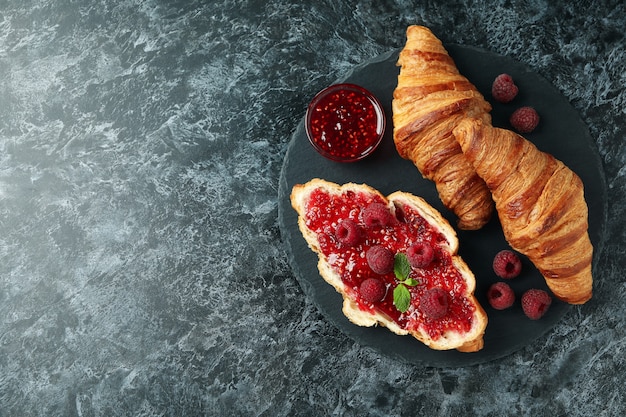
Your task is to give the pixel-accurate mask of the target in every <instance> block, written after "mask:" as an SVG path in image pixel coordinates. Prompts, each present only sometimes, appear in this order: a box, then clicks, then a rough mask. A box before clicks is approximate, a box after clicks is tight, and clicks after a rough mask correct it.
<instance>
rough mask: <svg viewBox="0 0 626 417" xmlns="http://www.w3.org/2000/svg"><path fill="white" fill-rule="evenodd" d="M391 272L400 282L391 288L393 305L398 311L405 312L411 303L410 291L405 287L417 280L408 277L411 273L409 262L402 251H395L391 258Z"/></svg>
mask: <svg viewBox="0 0 626 417" xmlns="http://www.w3.org/2000/svg"><path fill="white" fill-rule="evenodd" d="M393 273H394V274H395V275H396V279H397V280H398V281H400V283H399V284H398V285H397V286H396V288H395V289H394V290H393V305H395V306H396V308H397V309H398V311H400V312H401V313H405V312H406V311H407V310H408V309H409V305H411V293H410V292H409V289H408V288H407V287H406V286H407V285H408V286H409V287H414V286H416V285H418V284H419V282H418V281H417V280H416V279H414V278H409V275H410V274H411V264H410V263H409V260H408V258H407V257H406V255H405V254H404V253H400V252H399V253H396V256H395V258H394V260H393Z"/></svg>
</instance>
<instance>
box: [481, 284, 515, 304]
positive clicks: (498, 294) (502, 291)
mask: <svg viewBox="0 0 626 417" xmlns="http://www.w3.org/2000/svg"><path fill="white" fill-rule="evenodd" d="M487 300H488V301H489V304H491V307H493V308H495V309H496V310H504V309H507V308H509V307H511V306H512V305H513V303H514V302H515V293H514V292H513V290H512V289H511V287H510V286H509V284H507V283H506V282H496V283H495V284H493V285H491V287H489V290H488V291H487Z"/></svg>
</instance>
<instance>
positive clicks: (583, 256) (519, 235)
mask: <svg viewBox="0 0 626 417" xmlns="http://www.w3.org/2000/svg"><path fill="white" fill-rule="evenodd" d="M454 134H455V137H456V139H457V140H458V141H459V143H460V145H461V148H462V149H463V152H464V153H465V156H466V157H467V158H468V159H469V160H470V161H471V162H472V164H473V165H474V168H475V169H476V172H477V173H478V175H480V176H481V177H482V178H483V179H484V180H485V182H486V184H487V186H488V187H489V189H490V190H491V193H492V196H493V200H494V201H495V203H496V210H497V212H498V217H499V218H500V223H501V224H502V229H503V231H504V236H505V238H506V240H507V241H508V242H509V244H510V245H511V247H512V248H513V249H515V250H517V251H518V252H520V253H523V254H524V255H526V256H527V257H528V258H529V259H530V260H531V261H532V262H533V263H534V264H535V266H536V267H537V269H539V271H540V272H541V274H542V275H543V276H544V277H545V279H546V283H547V284H548V287H549V288H550V289H551V290H552V292H553V293H554V295H555V296H556V297H558V298H560V299H561V300H563V301H566V302H568V303H571V304H582V303H584V302H586V301H587V300H589V299H590V298H591V294H592V276H591V259H592V255H593V247H592V245H591V241H590V240H589V234H588V232H587V226H588V223H587V203H586V202H585V198H584V190H583V183H582V181H581V179H580V178H579V177H578V176H577V175H576V174H575V173H574V172H573V171H571V170H570V169H569V168H568V167H566V166H565V164H563V162H561V161H559V160H557V159H556V158H554V156H552V155H550V154H547V153H544V152H541V151H539V150H538V149H537V148H536V147H535V145H533V144H532V143H531V142H529V141H528V140H526V139H524V138H523V137H522V136H520V135H518V134H517V133H515V132H512V131H510V130H506V129H500V128H494V127H493V126H491V125H490V124H488V123H483V122H482V121H480V120H464V121H462V122H461V123H460V124H459V126H458V127H457V128H456V129H455V130H454Z"/></svg>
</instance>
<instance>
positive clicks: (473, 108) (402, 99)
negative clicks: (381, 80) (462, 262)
mask: <svg viewBox="0 0 626 417" xmlns="http://www.w3.org/2000/svg"><path fill="white" fill-rule="evenodd" d="M398 65H399V66H400V67H401V68H400V74H399V76H398V85H397V87H396V89H395V91H394V93H393V103H392V108H393V123H394V134H393V136H394V142H395V144H396V148H397V150H398V153H399V154H400V156H402V157H403V158H405V159H408V160H411V161H413V163H414V164H415V165H416V166H417V168H418V169H419V171H420V172H421V174H422V175H423V176H424V177H425V178H428V179H430V180H432V181H434V182H435V185H436V187H437V191H438V193H439V197H440V199H441V201H442V202H443V204H444V205H445V206H446V207H447V208H448V209H449V210H451V211H452V212H454V213H455V214H456V216H457V217H458V218H459V221H458V226H459V228H461V229H467V230H475V229H479V228H481V227H482V226H483V225H484V224H485V223H487V221H488V220H489V219H490V217H491V214H492V212H493V201H492V200H491V195H490V193H489V190H488V189H487V187H486V186H485V183H484V182H483V180H482V179H481V178H480V177H479V176H478V175H476V172H475V171H474V168H473V167H472V165H471V164H470V163H469V162H468V161H467V159H466V158H465V156H464V155H463V152H462V151H461V148H460V147H459V145H458V143H457V141H456V140H455V139H454V136H453V135H452V130H453V129H454V128H455V127H456V125H457V124H458V123H459V122H460V121H461V120H463V119H465V118H468V117H473V118H480V119H482V120H485V121H486V122H491V116H490V115H489V111H490V110H491V105H490V104H489V103H488V102H487V101H485V99H484V98H483V96H482V95H481V94H480V93H479V92H478V90H476V87H474V85H473V84H472V83H470V82H469V81H468V80H467V79H466V78H465V77H464V76H462V75H461V74H459V71H458V69H457V68H456V66H455V64H454V61H453V60H452V58H451V57H450V56H449V55H448V52H447V51H446V50H445V48H444V47H443V45H442V44H441V41H440V40H439V39H438V38H437V37H436V36H435V35H433V33H432V32H431V31H430V30H429V29H428V28H425V27H423V26H409V28H408V29H407V41H406V45H405V47H404V48H403V49H402V51H401V52H400V56H399V58H398Z"/></svg>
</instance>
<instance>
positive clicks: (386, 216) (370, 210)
mask: <svg viewBox="0 0 626 417" xmlns="http://www.w3.org/2000/svg"><path fill="white" fill-rule="evenodd" d="M362 218H363V223H365V226H367V227H385V226H387V225H388V224H389V223H391V212H390V211H389V209H388V208H387V206H386V205H384V204H383V203H370V204H369V205H368V206H367V207H365V208H364V209H363V212H362Z"/></svg>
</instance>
